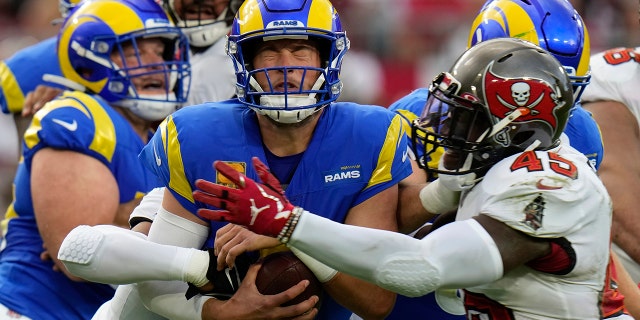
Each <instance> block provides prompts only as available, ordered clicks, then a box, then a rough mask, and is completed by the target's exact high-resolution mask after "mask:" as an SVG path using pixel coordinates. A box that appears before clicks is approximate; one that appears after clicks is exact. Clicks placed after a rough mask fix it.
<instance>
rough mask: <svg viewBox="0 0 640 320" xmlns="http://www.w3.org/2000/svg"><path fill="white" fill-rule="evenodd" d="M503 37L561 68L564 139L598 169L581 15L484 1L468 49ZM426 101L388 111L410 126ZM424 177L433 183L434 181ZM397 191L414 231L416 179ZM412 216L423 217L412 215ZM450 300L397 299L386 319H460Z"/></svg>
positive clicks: (425, 92)
mask: <svg viewBox="0 0 640 320" xmlns="http://www.w3.org/2000/svg"><path fill="white" fill-rule="evenodd" d="M503 37H512V38H520V39H523V40H527V41H529V42H532V43H534V44H536V45H538V46H540V47H542V48H543V49H545V50H547V51H549V52H550V53H551V54H552V55H553V56H554V57H555V58H556V59H558V60H559V61H560V62H561V63H562V64H563V65H564V68H565V70H566V71H567V73H569V75H570V79H571V83H572V85H573V91H574V101H575V102H574V104H575V106H574V108H573V109H572V110H571V115H570V117H569V122H568V123H567V127H566V128H565V130H564V133H565V134H564V135H563V137H564V138H567V139H568V140H569V141H570V144H571V146H573V147H574V148H576V149H577V150H578V151H580V152H582V153H583V154H585V155H586V156H587V158H589V161H590V162H591V163H592V164H593V165H594V166H595V167H596V168H598V166H599V165H600V162H601V161H602V155H603V146H602V140H601V137H600V132H599V129H598V126H597V124H596V122H595V120H594V119H593V118H592V117H591V115H590V114H589V113H588V112H587V111H586V110H584V109H583V108H581V107H580V102H579V98H580V95H581V94H582V91H583V90H584V88H585V86H586V85H587V84H588V83H589V78H590V72H589V65H588V64H589V59H588V57H589V53H590V51H589V48H590V47H589V35H588V32H587V29H586V26H585V25H584V22H583V20H582V18H581V17H580V15H579V14H578V13H577V12H576V10H574V8H573V7H572V6H571V4H570V3H569V2H568V1H566V0H548V1H542V0H531V1H522V0H489V1H487V2H486V3H485V4H484V5H483V6H482V8H481V9H480V11H479V13H478V15H477V16H476V18H475V19H474V21H473V23H472V26H471V29H470V32H469V40H468V44H467V47H471V46H473V45H475V44H477V43H479V42H482V41H486V40H489V39H494V38H503ZM521 94H523V95H524V94H526V92H524V91H523V92H522V93H521ZM428 96H429V89H428V88H419V89H417V90H415V91H413V92H412V93H410V94H409V95H407V96H405V97H403V98H401V99H400V100H398V101H396V102H395V103H393V104H392V105H391V106H390V107H389V109H390V110H394V111H396V112H398V113H400V114H402V115H403V117H405V119H406V120H407V123H411V122H412V121H413V120H415V119H417V118H418V117H419V115H420V114H421V113H422V110H423V108H424V106H425V102H426V101H427V98H428ZM530 102H531V103H533V102H534V101H530ZM416 138H419V137H416ZM440 155H441V151H437V152H434V153H433V154H431V155H430V157H429V158H425V157H423V155H420V154H419V155H418V156H419V157H420V158H419V163H420V164H421V165H431V166H433V167H437V163H438V160H439V159H440ZM418 172H424V171H422V170H418ZM413 176H414V177H412V178H416V177H415V176H422V177H424V175H420V174H416V173H414V175H413ZM427 178H428V180H432V179H434V178H435V177H427ZM422 182H424V180H423V181H422ZM412 189H413V190H412ZM401 190H402V191H404V192H401V193H402V196H403V197H405V198H403V200H401V203H400V204H401V207H400V208H401V212H404V213H405V214H401V215H400V218H401V220H400V221H399V226H400V230H401V231H402V232H405V233H410V232H415V231H416V230H417V228H418V227H420V226H421V225H422V224H423V223H424V222H425V221H426V220H427V219H429V218H430V217H429V216H428V215H427V216H425V212H424V209H423V208H422V207H421V206H420V203H419V202H418V203H416V201H413V200H412V198H415V197H416V195H417V193H419V190H421V183H420V181H419V179H418V181H415V182H413V181H404V182H403V183H401ZM415 212H422V214H421V215H416V214H414V213H415ZM407 213H408V214H407ZM425 300H426V301H425ZM455 300H458V305H461V302H460V301H459V300H460V297H459V296H458V295H456V294H455V293H452V292H450V291H448V290H438V291H436V292H434V293H433V294H429V295H427V296H425V297H421V298H419V299H416V298H407V297H404V296H402V295H400V296H398V301H397V302H396V307H395V308H394V311H393V312H392V313H391V315H390V317H389V319H406V318H407V317H408V316H409V315H411V314H418V313H419V314H429V315H430V317H432V318H433V319H449V318H450V319H461V318H462V317H461V316H452V315H451V314H457V313H460V307H456V301H455ZM438 306H440V307H438ZM443 310H449V312H443Z"/></svg>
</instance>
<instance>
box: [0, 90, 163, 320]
mask: <svg viewBox="0 0 640 320" xmlns="http://www.w3.org/2000/svg"><path fill="white" fill-rule="evenodd" d="M143 146H144V143H143V141H142V139H140V137H139V136H138V135H137V134H136V132H135V131H134V130H133V128H132V127H131V125H130V124H129V123H128V122H127V121H126V120H125V118H124V117H122V116H121V115H120V114H118V113H117V112H116V111H115V110H114V109H113V108H111V107H110V106H109V105H108V104H107V103H106V102H105V101H104V100H102V99H101V98H99V97H97V96H90V95H87V94H85V93H80V92H70V91H67V92H64V93H63V94H62V95H61V96H60V97H58V98H57V99H55V100H53V101H52V102H50V103H48V104H46V105H45V107H44V108H43V109H42V110H40V111H39V112H37V113H36V115H35V116H34V118H33V121H32V123H31V126H30V127H29V129H27V131H26V134H25V141H24V145H23V149H24V152H23V160H22V161H21V163H20V165H19V167H18V171H17V173H16V177H15V180H14V188H15V196H14V200H13V203H12V204H11V206H10V207H9V209H8V210H7V212H6V217H5V220H4V221H3V222H2V227H3V234H4V237H5V238H4V245H5V247H4V249H3V250H2V251H0V304H3V305H5V306H6V307H8V308H9V309H12V310H15V311H16V312H18V313H20V314H22V315H25V316H27V317H29V318H31V319H34V320H35V319H38V320H48V319H57V320H69V319H89V318H91V316H92V315H93V314H94V313H95V311H96V310H97V309H98V307H99V306H100V305H101V304H102V303H104V302H105V301H107V300H109V299H110V298H111V297H112V296H113V294H114V289H113V288H112V287H111V286H109V285H105V284H97V283H89V282H74V281H71V280H70V279H69V278H67V277H66V276H65V275H64V274H63V273H62V272H56V271H53V269H52V268H53V263H52V262H51V261H42V260H41V259H40V253H42V251H43V247H42V244H43V242H42V238H41V237H40V234H39V233H38V226H37V224H36V220H35V215H34V212H33V204H32V199H31V186H30V175H31V174H30V168H31V162H32V160H33V157H34V155H35V154H36V153H37V152H38V151H39V150H41V149H43V148H55V149H59V150H72V151H75V152H79V153H82V154H85V155H88V156H90V157H93V158H95V159H97V160H99V161H100V162H102V163H103V164H104V165H105V166H107V167H108V168H109V170H110V171H111V172H112V174H113V177H114V179H115V180H116V182H117V183H118V188H119V192H120V203H127V202H129V201H131V200H134V199H137V198H141V197H142V196H143V195H144V194H145V193H146V192H148V191H150V190H151V189H153V188H154V187H156V186H158V180H157V178H156V177H155V176H154V175H153V174H152V173H151V172H150V171H148V170H147V169H146V168H145V167H144V165H143V164H142V163H141V162H140V161H139V159H138V154H139V153H140V151H141V150H142V147H143ZM87 214H88V215H90V214H91V212H87Z"/></svg>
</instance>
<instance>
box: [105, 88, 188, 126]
mask: <svg viewBox="0 0 640 320" xmlns="http://www.w3.org/2000/svg"><path fill="white" fill-rule="evenodd" d="M139 97H140V99H123V100H120V101H117V102H114V104H115V105H118V106H121V107H124V108H127V109H129V110H131V112H133V114H135V115H136V116H138V117H140V118H142V119H144V120H147V121H160V120H163V119H164V118H166V117H167V116H168V115H170V114H172V113H173V112H175V111H176V110H178V108H180V107H181V104H180V103H178V102H175V100H176V96H175V94H174V93H171V94H169V95H164V94H160V95H150V94H141V95H139Z"/></svg>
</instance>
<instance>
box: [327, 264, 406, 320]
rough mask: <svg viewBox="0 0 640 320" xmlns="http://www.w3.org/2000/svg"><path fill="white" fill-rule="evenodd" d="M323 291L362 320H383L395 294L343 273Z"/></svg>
mask: <svg viewBox="0 0 640 320" xmlns="http://www.w3.org/2000/svg"><path fill="white" fill-rule="evenodd" d="M324 289H325V291H326V292H327V293H328V294H329V295H331V297H332V298H333V299H334V300H336V301H338V302H339V303H340V304H341V305H343V306H344V307H346V308H347V309H349V310H351V311H352V312H353V313H355V314H357V315H358V316H360V317H361V318H362V319H385V318H386V317H387V316H388V315H389V313H390V312H391V310H393V306H394V304H395V298H396V294H395V293H393V292H391V291H388V290H385V289H382V288H381V287H378V286H376V285H374V284H372V283H369V282H366V281H364V280H361V279H358V278H356V277H353V276H350V275H348V274H345V273H338V275H337V276H336V277H335V278H334V279H333V280H332V281H330V282H328V283H327V284H325V285H324Z"/></svg>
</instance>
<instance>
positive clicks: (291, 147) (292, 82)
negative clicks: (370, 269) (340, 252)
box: [141, 1, 410, 319]
mask: <svg viewBox="0 0 640 320" xmlns="http://www.w3.org/2000/svg"><path fill="white" fill-rule="evenodd" d="M294 4H296V1H287V2H284V3H282V2H280V3H279V2H277V1H265V3H264V4H263V3H260V2H258V1H245V4H244V5H243V6H242V7H241V8H240V10H239V16H238V17H237V18H236V22H235V23H234V25H233V26H232V31H231V35H230V40H229V43H230V44H229V48H230V49H229V50H230V55H231V56H232V58H233V59H234V62H235V64H236V68H237V70H238V71H237V75H238V87H239V88H241V89H243V91H244V94H243V95H242V96H241V97H240V101H238V100H231V101H228V102H224V103H219V104H207V105H202V106H193V107H189V108H185V109H183V110H180V111H179V112H177V113H175V114H174V115H172V116H170V117H169V118H168V119H167V121H166V122H165V123H164V124H163V125H161V127H160V129H159V131H158V133H157V134H156V135H155V136H154V138H153V139H152V140H151V141H150V143H149V145H148V146H147V147H145V149H144V150H143V152H142V154H141V158H142V159H143V161H145V163H146V164H147V165H148V166H149V167H150V168H152V169H154V170H155V171H156V173H157V174H158V175H159V176H160V177H161V180H162V181H163V182H164V183H165V185H167V187H168V190H169V194H170V195H167V193H165V199H164V202H163V207H165V208H167V207H166V204H167V203H169V204H171V203H172V206H173V207H178V208H179V209H178V210H176V211H177V213H180V211H183V212H185V213H189V214H190V215H191V216H195V214H196V212H197V210H198V209H200V208H202V205H201V204H199V203H198V202H194V200H193V197H192V196H191V192H192V191H193V190H194V189H195V181H196V179H199V178H205V179H213V180H216V181H219V182H221V183H224V180H220V176H216V175H215V173H213V172H212V171H211V164H212V163H213V162H214V161H216V160H221V161H224V162H227V163H230V164H231V165H233V166H234V167H235V168H238V169H239V170H241V171H242V172H244V173H245V174H247V175H248V176H250V177H254V178H256V177H257V175H256V172H255V171H254V169H253V167H252V166H251V165H250V163H251V158H252V157H253V156H256V157H258V158H260V159H262V160H263V161H264V162H265V163H268V164H269V166H270V167H271V169H272V170H273V172H274V174H275V175H276V177H278V179H279V181H280V182H281V184H282V185H283V186H285V188H286V194H287V195H288V196H289V198H290V199H292V201H293V202H294V203H296V204H299V205H302V206H305V207H308V208H315V210H316V211H317V212H322V214H323V215H324V216H325V217H327V218H330V219H332V220H334V221H338V222H342V223H357V224H360V225H362V224H366V225H367V226H371V227H379V228H389V227H393V226H389V225H386V222H384V221H389V218H392V219H394V218H393V217H394V215H393V214H389V212H393V209H394V208H395V205H394V203H387V204H381V203H379V202H378V201H377V199H379V197H382V196H383V195H389V194H395V192H396V191H395V190H396V189H395V188H396V185H397V183H398V182H399V181H400V180H402V179H403V178H405V177H406V176H407V175H409V173H410V166H409V162H408V161H406V162H405V161H404V160H406V157H403V154H406V152H407V148H406V147H404V146H406V145H405V144H403V143H404V142H406V143H408V141H407V140H406V137H405V136H404V131H403V127H402V125H401V121H400V117H397V116H394V115H393V113H390V112H388V111H387V110H384V109H383V108H381V107H364V106H360V105H356V104H351V103H332V101H333V100H335V99H336V98H337V96H338V94H339V91H336V90H335V89H336V87H337V86H338V85H339V79H338V72H339V65H340V60H341V59H342V56H343V55H344V53H345V52H346V49H347V48H348V42H347V41H348V40H347V39H346V37H345V35H344V32H343V31H342V30H341V27H340V22H339V20H338V16H337V14H336V13H335V11H334V10H333V8H332V7H331V4H330V3H329V2H327V1H310V2H309V1H308V2H307V3H306V4H304V5H303V6H302V8H301V9H297V8H296V7H295V6H294ZM301 4H302V2H301ZM290 8H296V10H295V11H289V12H287V13H286V14H278V13H277V11H276V10H282V11H283V12H284V11H285V10H284V9H290ZM320 8H322V11H316V9H320ZM329 13H331V15H328V14H329ZM311 17H316V19H318V18H320V19H324V20H320V21H321V22H318V25H317V26H315V27H314V26H313V24H312V23H313V21H312V19H311ZM294 18H295V19H294ZM257 19H260V20H257ZM307 19H309V20H308V22H307V23H308V25H307V26H306V27H304V26H302V25H300V26H298V27H297V28H296V27H294V28H291V29H288V28H282V29H279V28H276V27H273V28H272V29H269V34H270V35H271V34H278V35H277V36H273V37H274V38H275V39H277V40H273V41H267V40H268V38H265V39H263V38H262V31H261V30H260V29H261V28H257V29H251V28H255V27H246V26H244V25H242V24H240V23H239V22H240V21H245V23H248V22H250V21H254V22H257V21H260V24H259V25H260V26H261V27H262V26H263V25H264V26H265V27H266V26H267V25H271V24H275V25H276V26H277V25H278V24H277V23H282V22H283V21H291V20H300V21H307ZM249 25H251V24H249ZM311 28H314V29H311ZM281 33H282V34H281ZM315 33H319V35H318V36H315ZM303 37H304V38H306V37H308V38H309V40H307V41H303V40H299V39H304V38H303ZM234 48H235V52H234V51H232V50H234ZM250 50H254V51H253V52H252V51H250ZM315 55H318V56H319V57H320V59H322V61H325V60H326V61H327V62H322V63H321V64H319V65H317V66H316V65H314V64H313V63H312V62H313V61H314V60H315V59H317V58H314V56H315ZM283 64H284V66H286V67H284V68H285V70H286V69H289V70H288V71H284V72H282V71H279V70H282V66H283ZM305 64H309V66H311V67H309V66H304V65H305ZM299 65H303V66H299ZM245 67H246V68H247V69H244V68H245ZM250 68H255V69H250ZM272 73H273V74H272ZM267 74H268V78H266V77H265V76H266V75H267ZM278 75H280V76H278ZM283 75H284V77H282V76H283ZM312 75H313V76H315V77H317V76H319V77H320V80H316V79H315V78H311V77H312ZM300 76H301V77H302V78H299V77H300ZM309 79H311V80H309ZM253 81H256V83H253ZM298 86H300V87H298ZM312 86H313V88H312ZM310 89H311V90H310ZM316 97H317V98H316ZM247 105H248V106H249V108H247ZM221 128H224V130H221ZM370 128H381V129H380V130H371V129H370ZM346 137H348V139H347V140H346V141H345V138H346ZM363 141H367V143H363ZM207 144H211V147H206V148H203V145H207ZM167 198H168V199H167ZM372 203H377V205H376V206H378V205H379V206H381V207H378V208H376V210H370V211H369V212H366V213H365V212H362V211H360V209H361V208H364V207H369V206H372V205H373V204H372ZM180 207H182V208H180ZM382 207H386V208H387V209H389V210H391V211H387V212H384V210H382V211H381V209H382ZM174 210H175V209H174ZM365 220H371V221H365ZM154 224H155V222H154ZM212 227H213V229H214V230H215V228H216V227H215V226H212ZM152 230H153V227H152ZM213 234H214V233H213V232H212V235H213ZM212 239H213V238H211V239H210V240H212ZM208 245H209V246H212V245H213V243H208ZM343 276H344V275H339V276H335V278H332V279H335V281H332V282H331V283H329V281H330V280H332V279H326V280H325V281H326V282H325V283H326V285H327V286H333V287H334V288H335V287H338V286H339V288H341V290H352V291H359V292H362V291H365V292H368V296H369V297H368V298H367V300H365V299H361V300H360V301H358V302H355V301H345V300H344V299H343V300H342V301H340V304H342V305H346V306H349V307H351V305H350V304H352V305H353V308H354V310H361V311H360V312H361V313H362V314H364V315H367V314H371V315H374V314H375V313H372V311H370V310H375V308H370V307H368V306H366V304H370V303H378V304H379V305H380V306H384V305H390V303H392V302H393V300H392V299H386V298H385V299H386V302H382V303H380V302H377V301H380V300H381V299H380V298H381V297H385V296H386V297H392V296H390V295H389V294H388V292H387V293H384V294H383V293H382V290H381V289H380V288H377V287H375V286H373V285H371V284H368V283H364V282H360V280H356V279H355V278H351V279H347V278H344V277H343ZM341 282H342V283H341ZM348 287H352V288H356V287H357V288H358V289H357V290H355V289H347V288H348ZM365 288H366V289H365ZM365 301H368V303H366V304H365V303H364V302H365ZM340 304H338V303H337V302H336V301H334V300H333V299H332V297H331V295H327V296H326V297H325V299H324V301H323V303H322V308H321V309H320V312H319V316H318V317H319V318H320V319H348V317H349V315H350V314H351V312H350V311H348V310H347V309H346V308H344V307H342V306H340ZM358 304H359V305H358ZM367 308H368V309H369V310H367ZM380 309H382V310H384V308H380ZM385 312H386V310H385V311H383V312H382V313H385Z"/></svg>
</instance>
